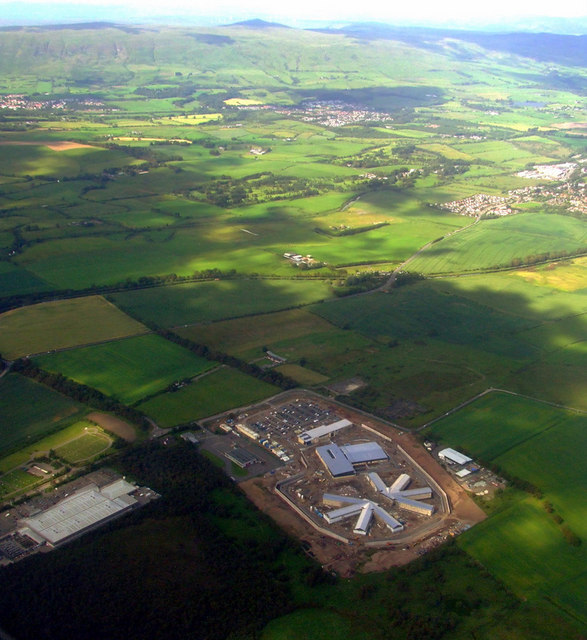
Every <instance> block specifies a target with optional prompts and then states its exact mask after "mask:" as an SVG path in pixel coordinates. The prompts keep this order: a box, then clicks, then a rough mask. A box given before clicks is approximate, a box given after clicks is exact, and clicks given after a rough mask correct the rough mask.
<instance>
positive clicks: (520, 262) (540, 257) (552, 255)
mask: <svg viewBox="0 0 587 640" xmlns="http://www.w3.org/2000/svg"><path fill="white" fill-rule="evenodd" d="M584 253H587V246H582V247H579V248H578V249H577V250H576V251H568V250H567V249H561V250H560V251H545V252H544V253H532V254H530V255H529V256H526V257H525V258H513V259H512V261H511V262H510V265H511V266H512V267H521V266H525V265H531V264H540V263H542V262H548V261H549V260H559V259H560V258H568V257H571V256H576V255H581V254H584Z"/></svg>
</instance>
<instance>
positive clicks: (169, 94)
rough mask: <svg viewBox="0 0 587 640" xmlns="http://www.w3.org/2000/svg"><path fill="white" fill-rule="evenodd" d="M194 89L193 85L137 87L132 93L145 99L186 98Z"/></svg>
mask: <svg viewBox="0 0 587 640" xmlns="http://www.w3.org/2000/svg"><path fill="white" fill-rule="evenodd" d="M196 89H197V87H196V85H194V84H178V85H170V86H167V87H137V88H136V89H135V91H134V92H135V93H136V94H137V95H139V96H145V97H147V98H157V99H162V98H187V97H189V96H191V95H192V94H193V93H194V91H196Z"/></svg>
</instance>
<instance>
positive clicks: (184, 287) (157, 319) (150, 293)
mask: <svg viewBox="0 0 587 640" xmlns="http://www.w3.org/2000/svg"><path fill="white" fill-rule="evenodd" d="M330 295H331V293H330V286H329V285H328V284H327V283H324V282H322V281H317V282H313V281H311V280H309V281H295V280H294V281H291V280H224V281H220V282H202V283H197V284H181V285H175V286H172V287H160V288H157V289H144V290H142V291H133V292H129V293H119V294H116V295H113V296H112V300H113V301H114V303H115V304H117V305H118V306H119V307H120V308H121V309H123V310H128V312H129V313H130V314H132V315H133V316H135V317H139V318H141V319H142V320H143V321H144V322H154V323H156V324H158V325H160V326H163V327H175V326H178V325H182V324H193V323H196V322H208V321H211V320H220V319H222V318H237V317H241V316H248V315H251V314H254V313H265V312H268V311H277V310H279V309H288V308H290V307H297V306H299V305H304V304H310V303H312V302H317V301H319V300H323V299H324V298H328V297H330Z"/></svg>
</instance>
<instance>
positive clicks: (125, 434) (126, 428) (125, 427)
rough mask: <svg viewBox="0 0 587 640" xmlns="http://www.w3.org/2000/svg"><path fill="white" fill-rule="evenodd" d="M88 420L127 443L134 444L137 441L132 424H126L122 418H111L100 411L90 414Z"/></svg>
mask: <svg viewBox="0 0 587 640" xmlns="http://www.w3.org/2000/svg"><path fill="white" fill-rule="evenodd" d="M87 418H88V420H91V421H92V422H95V423H96V424H98V425H100V426H101V427H102V428H103V429H106V431H111V432H112V433H114V434H115V435H117V436H118V437H119V438H122V439H123V440H126V441H127V442H134V441H135V440H136V439H137V434H136V433H135V430H134V429H133V428H132V427H131V426H130V424H128V423H126V422H124V420H121V419H120V418H116V417H115V416H111V415H109V414H107V413H100V412H99V411H94V412H93V413H90V414H88V416H87Z"/></svg>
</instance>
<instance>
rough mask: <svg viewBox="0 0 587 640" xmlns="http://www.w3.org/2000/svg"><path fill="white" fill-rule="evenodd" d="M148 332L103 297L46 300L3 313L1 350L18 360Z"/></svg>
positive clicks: (0, 319)
mask: <svg viewBox="0 0 587 640" xmlns="http://www.w3.org/2000/svg"><path fill="white" fill-rule="evenodd" d="M144 331H146V329H145V327H143V325H142V324H140V323H139V322H137V321H136V320H133V319H132V318H129V317H128V316H127V315H126V314H124V313H122V312H121V311H120V310H119V309H117V308H116V307H115V306H114V305H113V304H111V303H110V302H108V301H106V300H105V299H104V298H103V297H102V296H89V297H86V298H74V299H72V300H60V301H57V302H42V303H40V304H35V305H32V306H30V307H23V308H19V309H14V310H13V311H7V312H6V313H3V314H2V315H0V352H1V353H2V354H3V356H4V357H5V358H9V359H14V358H19V357H21V356H24V355H28V354H35V353H42V352H46V351H51V350H53V349H65V348H69V347H76V346H79V345H83V344H87V343H89V342H100V341H101V340H110V339H113V338H121V337H124V336H129V335H135V334H138V333H142V332H144Z"/></svg>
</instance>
